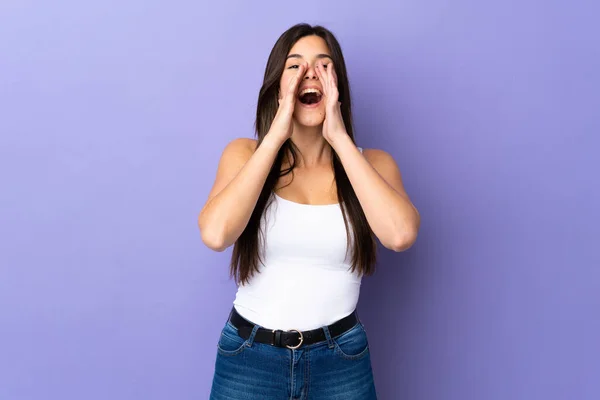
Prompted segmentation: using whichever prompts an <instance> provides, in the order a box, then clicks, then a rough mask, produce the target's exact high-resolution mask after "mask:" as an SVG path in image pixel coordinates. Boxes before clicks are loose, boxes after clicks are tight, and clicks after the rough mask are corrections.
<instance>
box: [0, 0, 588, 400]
mask: <svg viewBox="0 0 600 400" xmlns="http://www.w3.org/2000/svg"><path fill="white" fill-rule="evenodd" d="M592 3H593V2H592V1H591V0H590V1H580V2H577V3H575V2H572V3H570V4H568V2H566V1H564V2H556V1H542V0H525V1H508V2H507V1H502V2H500V1H497V2H482V1H478V0H477V1H476V0H456V1H452V2H451V1H441V0H431V1H422V0H419V1H416V0H407V1H387V2H383V1H369V2H367V3H360V2H356V5H352V4H351V3H348V2H347V1H342V0H336V1H327V2H325V1H302V2H281V1H272V2H260V3H256V2H237V3H232V2H221V3H219V2H210V3H209V2H197V1H196V2H195V1H189V0H179V1H164V0H163V1H148V0H144V1H142V0H135V1H125V2H122V1H116V0H112V1H79V0H77V1H75V0H71V1H55V2H47V1H46V2H43V1H38V2H35V1H27V0H3V1H2V2H0V117H1V118H0V133H1V136H0V182H1V183H2V189H1V192H0V193H1V196H0V220H1V223H0V399H2V400H29V399H35V400H71V399H72V400H75V399H85V400H96V399H97V400H106V399H112V400H138V399H143V400H154V399H161V400H167V399H169V400H170V399H178V400H186V399H189V400H192V399H205V398H207V397H208V391H209V388H210V382H211V379H212V370H213V363H214V357H215V354H216V353H215V351H216V347H215V346H216V340H217V338H218V334H219V331H220V329H221V328H222V325H223V323H224V320H225V318H226V315H227V312H228V310H229V308H230V306H231V302H232V301H233V296H234V293H235V286H234V284H233V282H232V281H230V280H229V279H228V276H227V263H228V260H229V256H230V250H228V251H227V252H225V253H221V254H219V253H213V252H211V251H209V250H208V249H206V248H205V247H203V245H202V243H201V241H200V236H199V232H198V229H197V227H196V218H197V214H198V212H199V210H200V207H201V206H202V204H203V202H204V200H205V198H206V195H207V194H208V191H209V189H210V186H211V184H212V181H213V177H214V173H215V170H216V166H217V161H218V157H219V156H220V153H221V151H222V149H223V147H224V146H225V144H226V143H227V142H229V141H230V140H231V139H233V138H235V137H239V136H252V135H253V131H252V123H253V116H254V112H255V108H254V107H255V102H256V98H257V93H258V89H259V87H260V83H261V79H262V74H263V69H264V66H265V63H266V59H267V56H268V53H269V51H270V49H271V47H272V45H273V44H274V42H275V40H276V39H277V37H278V36H279V35H280V34H281V33H282V32H283V31H284V30H285V29H286V28H288V27H289V26H291V25H292V24H294V23H296V22H299V21H308V22H311V23H322V24H324V25H326V26H328V27H329V28H331V29H332V30H333V31H334V32H335V33H336V34H337V36H338V38H339V39H340V41H341V43H342V46H343V49H344V51H345V55H346V58H347V63H348V68H349V73H350V79H351V83H352V90H353V96H354V97H353V98H354V102H355V105H356V107H355V116H356V117H355V118H356V128H357V129H356V130H357V137H358V143H359V145H361V146H363V147H376V148H384V149H386V150H388V151H389V152H391V153H392V154H393V155H394V157H395V158H396V159H397V160H398V163H399V165H400V167H401V169H402V171H403V174H404V178H405V183H406V187H407V190H408V192H409V194H410V195H411V196H412V198H413V200H414V202H415V204H416V205H417V206H418V208H419V209H420V211H421V214H422V230H421V234H420V237H419V239H418V242H417V244H416V245H415V246H414V247H413V248H412V249H411V250H410V251H408V252H406V253H400V254H394V253H391V252H389V251H385V250H382V251H381V263H380V265H379V270H378V273H377V274H376V275H375V276H374V277H372V278H369V279H366V280H365V281H364V286H363V292H362V295H361V302H360V306H359V308H360V312H361V315H362V318H363V320H364V322H365V324H366V325H367V330H368V331H369V335H370V341H371V348H372V359H373V364H374V369H375V374H376V382H377V385H378V391H379V395H380V398H381V399H384V400H386V399H391V400H395V399H411V400H432V399H435V400H465V399H466V400H481V399H485V400H496V399H497V400H506V399H515V400H516V399H519V400H532V399H545V400H550V399H551V400H555V399H565V400H567V399H568V400H572V399H577V400H593V399H598V398H600V339H599V338H600V318H599V317H600V315H599V314H600V271H599V266H600V253H599V251H598V250H597V247H596V248H595V247H594V245H597V241H598V239H599V237H600V229H599V226H600V221H599V219H600V218H599V211H598V210H599V207H598V206H599V204H600V182H599V179H598V177H597V175H598V172H599V171H600V165H599V164H600V163H599V161H598V157H597V155H596V154H597V153H598V148H599V145H600V140H599V139H598V134H599V131H600V122H599V116H598V114H599V110H600V96H599V90H600V74H599V71H600V45H599V38H600V28H599V27H598V26H597V15H598V12H600V8H599V7H598V6H597V5H592ZM258 4H260V5H258ZM367 4H368V6H367ZM230 7H231V8H230Z"/></svg>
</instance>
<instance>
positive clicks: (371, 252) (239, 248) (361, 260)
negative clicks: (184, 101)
mask: <svg viewBox="0 0 600 400" xmlns="http://www.w3.org/2000/svg"><path fill="white" fill-rule="evenodd" d="M310 35H317V36H319V37H321V38H323V39H324V40H325V42H326V43H327V46H328V47H329V50H330V52H331V58H332V60H333V64H334V66H335V71H336V73H337V77H338V92H339V101H340V102H341V103H342V104H341V111H342V117H343V120H344V124H345V126H346V131H347V132H348V135H349V136H350V138H351V139H352V141H353V142H354V130H353V126H352V111H351V109H352V107H351V101H350V85H349V83H348V75H347V72H346V64H345V61H344V56H343V54H342V49H341V47H340V44H339V43H338V41H337V39H336V38H335V36H334V35H333V34H332V33H331V32H330V31H329V30H327V29H326V28H324V27H322V26H311V25H308V24H298V25H294V26H293V27H291V28H290V29H288V30H287V31H286V32H284V33H283V34H282V35H281V36H280V37H279V39H278V40H277V42H276V43H275V46H273V49H272V50H271V54H270V55H269V59H268V61H267V66H266V69H265V75H264V79H263V85H262V87H261V88H260V92H259V95H258V105H257V109H256V123H255V128H256V135H257V137H258V146H260V145H261V143H262V141H263V139H264V137H265V135H266V134H267V132H269V129H270V127H271V123H272V121H273V119H274V118H275V114H276V113H277V109H278V107H279V103H278V101H277V99H278V92H279V81H280V79H281V76H282V74H283V70H284V67H285V60H286V57H287V55H288V53H289V51H290V49H291V48H292V46H293V45H294V44H295V43H296V42H297V41H298V40H300V39H301V38H303V37H305V36H310ZM332 150H333V149H332ZM297 153H298V149H297V148H296V146H295V145H294V143H293V142H292V141H291V140H290V139H288V140H287V141H286V142H285V143H284V144H283V145H282V146H281V148H280V149H279V152H278V154H277V157H276V158H275V161H274V162H273V166H272V167H271V170H270V172H269V175H268V176H267V179H266V181H265V184H264V186H263V189H262V191H261V193H260V195H259V197H258V201H257V203H256V206H255V208H254V211H253V212H252V215H251V216H250V220H249V221H248V224H247V225H246V228H245V229H244V231H243V232H242V234H241V235H240V237H239V238H238V240H237V241H236V243H235V245H234V247H233V253H232V257H231V265H230V273H231V276H232V277H233V278H235V280H236V282H237V283H238V284H239V283H242V284H245V283H247V282H248V280H249V279H250V278H251V277H252V276H253V275H254V274H255V273H258V272H259V266H260V264H261V262H262V248H261V246H262V245H263V244H264V232H262V231H261V224H260V221H261V218H262V215H263V213H264V211H265V209H266V207H267V206H268V205H269V203H270V201H271V200H272V197H271V195H272V193H273V191H274V189H275V185H276V184H277V182H278V180H279V178H281V177H283V176H285V175H287V174H290V173H292V176H293V170H294V168H295V166H296V157H297ZM332 155H333V157H332V167H333V172H334V176H335V182H336V186H337V195H338V201H339V203H340V206H341V208H342V213H343V217H344V224H345V226H346V233H347V237H348V244H349V246H348V250H349V249H350V247H352V258H351V262H352V269H351V271H352V272H355V271H357V270H358V272H359V273H360V274H364V275H370V274H372V273H373V272H374V269H375V262H376V257H377V246H376V243H375V237H374V235H373V232H372V230H371V228H370V226H369V224H368V222H367V218H366V217H365V214H364V212H363V210H362V207H361V205H360V203H359V201H358V198H357V197H356V193H355V192H354V189H353V188H352V185H351V184H350V181H349V179H348V176H347V175H346V171H345V170H344V167H343V166H342V163H341V161H340V159H339V157H338V155H337V154H336V153H335V151H332ZM284 160H286V164H287V163H289V166H287V167H286V168H284V169H282V165H283V161H284ZM349 224H350V226H351V229H349ZM351 236H352V237H351Z"/></svg>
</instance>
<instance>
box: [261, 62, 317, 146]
mask: <svg viewBox="0 0 600 400" xmlns="http://www.w3.org/2000/svg"><path fill="white" fill-rule="evenodd" d="M307 68H308V63H306V62H305V63H303V64H300V65H299V66H298V71H296V73H295V74H294V75H293V76H292V77H291V78H290V80H289V81H288V85H287V88H282V90H284V91H285V92H284V93H283V97H282V98H280V99H279V108H278V109H277V114H275V118H274V119H273V122H272V123H271V128H270V129H269V133H272V134H273V135H272V136H276V137H278V138H280V139H281V141H282V143H283V142H285V141H286V140H287V139H289V138H290V137H291V136H292V132H293V124H292V116H293V115H294V107H295V105H296V99H297V97H298V87H299V86H300V81H301V80H302V78H303V77H304V74H305V73H306V69H307Z"/></svg>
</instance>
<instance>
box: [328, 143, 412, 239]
mask: <svg viewBox="0 0 600 400" xmlns="http://www.w3.org/2000/svg"><path fill="white" fill-rule="evenodd" d="M331 145H332V147H333V148H334V150H335V151H336V153H337V154H338V156H339V157H340V160H341V162H342V165H343V166H344V169H345V170H346V174H347V175H348V179H349V180H350V183H351V184H352V187H353V188H354V191H355V192H356V196H357V197H358V201H359V202H360V204H361V206H362V209H363V211H364V212H365V215H366V217H367V221H368V222H369V225H370V226H371V229H372V230H373V232H374V233H375V236H377V238H378V239H379V241H380V242H381V244H382V245H383V246H385V247H386V248H388V249H390V250H394V251H404V250H407V249H408V248H410V247H411V246H412V245H413V243H414V242H415V240H416V239H417V233H418V231H419V226H420V216H419V212H418V211H417V209H416V208H415V206H414V205H413V204H412V203H411V201H410V199H409V197H408V195H407V194H406V191H405V190H404V185H403V184H402V175H401V174H400V170H399V169H398V165H397V164H396V162H395V161H394V159H393V158H392V156H390V155H389V154H388V153H386V152H385V151H382V150H374V149H372V150H365V151H364V156H363V154H361V153H360V151H359V150H358V149H357V147H356V146H355V145H354V143H353V142H352V140H351V139H350V137H349V136H348V135H340V136H339V137H338V138H336V140H335V141H333V142H332V143H331Z"/></svg>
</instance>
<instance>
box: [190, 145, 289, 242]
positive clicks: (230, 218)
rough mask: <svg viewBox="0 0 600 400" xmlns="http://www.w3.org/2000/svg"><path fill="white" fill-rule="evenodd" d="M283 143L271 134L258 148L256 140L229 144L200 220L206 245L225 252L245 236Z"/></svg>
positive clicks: (220, 162) (199, 223)
mask: <svg viewBox="0 0 600 400" xmlns="http://www.w3.org/2000/svg"><path fill="white" fill-rule="evenodd" d="M282 144H283V142H282V140H281V139H278V138H276V137H271V136H269V135H267V136H266V137H265V139H264V140H263V142H262V143H261V145H260V146H259V147H258V148H256V141H255V140H252V139H236V140H234V141H232V142H231V143H229V144H228V145H227V147H226V148H225V150H224V151H223V155H222V156H221V160H220V161H219V167H218V169H217V177H216V179H215V183H214V185H213V188H212V190H211V191H210V193H209V195H208V200H207V201H206V204H205V205H204V207H203V208H202V211H201V212H200V215H199V217H198V226H199V227H200V232H201V235H202V241H203V242H204V244H206V246H208V247H209V248H211V249H212V250H215V251H223V250H225V249H226V248H228V247H229V246H231V245H232V244H233V243H235V241H236V240H237V239H238V237H239V236H240V235H241V234H242V232H243V231H244V229H245V228H246V225H247V224H248V221H249V220H250V216H251V215H252V211H253V210H254V207H255V206H256V202H257V201H258V196H259V195H260V192H261V191H262V188H263V186H264V184H265V180H266V179H267V176H268V175H269V171H270V170H271V167H272V165H273V162H274V161H275V157H276V156H277V152H278V151H279V148H280V147H281V145H282Z"/></svg>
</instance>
